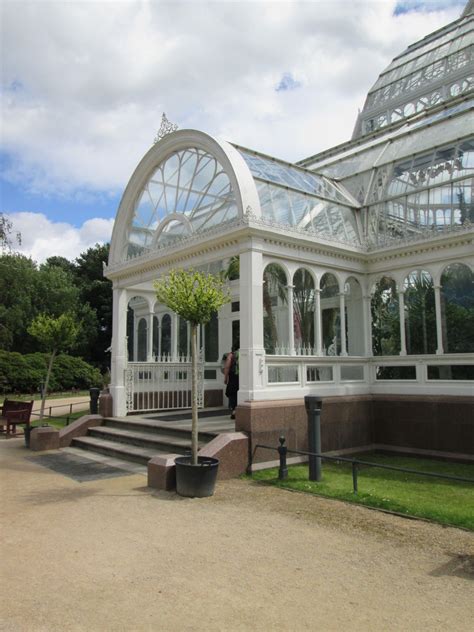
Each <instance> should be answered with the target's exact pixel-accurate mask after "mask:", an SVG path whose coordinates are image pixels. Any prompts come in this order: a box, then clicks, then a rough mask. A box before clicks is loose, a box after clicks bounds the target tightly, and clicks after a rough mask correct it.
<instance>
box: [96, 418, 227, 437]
mask: <svg viewBox="0 0 474 632" xmlns="http://www.w3.org/2000/svg"><path fill="white" fill-rule="evenodd" d="M98 427H100V428H104V427H105V428H117V429H122V430H130V431H132V432H137V433H139V432H142V433H146V434H152V433H154V434H159V435H162V434H166V435H168V436H175V437H189V438H190V437H191V429H190V428H189V427H182V428H179V427H178V428H177V427H176V426H171V425H170V424H169V423H166V422H164V421H156V420H155V419H136V420H135V419H131V418H130V419H118V418H116V417H110V418H107V419H105V420H104V424H103V425H102V426H98ZM217 434H218V432H209V431H203V432H199V433H198V439H199V441H203V442H206V443H207V442H209V441H212V439H214V437H216V436H217Z"/></svg>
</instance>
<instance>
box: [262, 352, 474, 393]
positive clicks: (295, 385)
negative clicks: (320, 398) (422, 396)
mask: <svg viewBox="0 0 474 632" xmlns="http://www.w3.org/2000/svg"><path fill="white" fill-rule="evenodd" d="M264 375H265V380H264V385H265V387H266V388H269V389H273V388H274V389H275V390H276V389H278V391H279V393H280V395H281V396H285V395H284V393H283V391H285V393H286V396H288V394H289V392H290V391H293V390H296V389H301V388H306V387H308V388H309V387H314V386H315V385H319V386H321V388H323V389H324V390H327V391H328V392H334V394H336V393H337V392H339V391H341V390H342V389H344V390H346V391H347V389H348V388H349V389H352V390H354V392H355V391H357V392H367V393H376V392H377V393H378V392H380V393H382V392H395V391H396V392H399V393H402V392H406V393H409V392H412V393H420V392H430V393H440V394H441V393H445V394H456V395H473V393H474V355H473V354H468V353H466V354H449V355H448V354H445V355H429V356H428V355H423V356H380V357H370V358H369V357H364V356H344V357H343V356H315V355H311V356H310V355H292V356H287V355H285V356H283V355H266V356H265V372H264ZM282 389H283V390H282Z"/></svg>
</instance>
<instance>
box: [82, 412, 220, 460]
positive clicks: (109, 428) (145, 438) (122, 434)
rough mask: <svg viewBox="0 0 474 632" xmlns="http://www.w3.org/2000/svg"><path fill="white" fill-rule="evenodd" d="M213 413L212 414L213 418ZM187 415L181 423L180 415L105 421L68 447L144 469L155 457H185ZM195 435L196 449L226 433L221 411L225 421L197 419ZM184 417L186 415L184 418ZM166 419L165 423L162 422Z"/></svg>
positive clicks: (188, 444) (188, 442) (188, 436)
mask: <svg viewBox="0 0 474 632" xmlns="http://www.w3.org/2000/svg"><path fill="white" fill-rule="evenodd" d="M215 412H216V411H213V415H214V417H215V416H216V414H215ZM190 415H191V413H190V412H188V418H185V419H183V413H180V414H175V415H173V414H169V413H168V414H166V415H165V414H163V415H162V417H163V419H160V416H159V415H158V416H157V417H158V418H156V419H150V418H136V417H126V418H124V417H121V418H109V419H105V420H104V423H103V425H102V426H96V427H94V428H89V430H88V433H87V435H86V436H84V437H76V438H75V439H73V441H72V444H71V447H73V448H80V449H81V450H88V451H92V452H95V453H99V454H101V455H104V456H107V457H112V458H114V459H120V460H122V461H127V462H134V463H139V464H142V465H146V464H147V463H148V461H149V460H150V459H151V458H152V457H153V456H156V455H157V454H186V453H188V452H189V451H190V450H191V420H190ZM203 415H205V411H203V412H200V415H199V417H200V424H199V425H200V427H201V426H203V429H202V430H201V428H200V432H199V435H198V439H199V448H202V447H203V446H204V445H206V444H207V443H209V441H212V439H214V437H216V436H217V435H218V434H219V432H224V431H225V430H230V429H231V427H230V424H229V423H228V422H227V418H228V413H227V411H223V412H222V415H223V416H224V415H225V419H226V421H225V422H224V421H223V418H224V417H222V418H220V419H214V418H212V419H206V418H205V417H204V418H202V419H201V416H203ZM184 416H185V417H186V415H184ZM173 417H174V418H175V420H173ZM165 419H166V420H165Z"/></svg>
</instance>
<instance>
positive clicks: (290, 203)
mask: <svg viewBox="0 0 474 632" xmlns="http://www.w3.org/2000/svg"><path fill="white" fill-rule="evenodd" d="M256 184H257V191H258V195H259V199H260V206H261V209H262V218H263V219H264V220H267V221H269V222H270V223H273V222H274V223H276V224H279V225H286V226H288V227H292V228H295V229H297V230H301V231H308V232H309V233H313V234H314V233H316V235H317V236H320V237H322V238H330V239H337V240H338V241H344V242H348V243H351V244H359V243H360V237H359V231H358V228H357V220H356V216H355V213H356V211H355V210H354V209H351V208H348V207H347V206H343V205H340V204H337V203H335V202H331V201H330V200H325V199H323V198H320V197H316V196H312V195H308V194H305V193H303V192H300V191H294V190H292V189H285V188H282V187H281V186H276V185H274V184H271V183H269V182H262V181H258V180H257V181H256Z"/></svg>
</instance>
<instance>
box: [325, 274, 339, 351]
mask: <svg viewBox="0 0 474 632" xmlns="http://www.w3.org/2000/svg"><path fill="white" fill-rule="evenodd" d="M320 287H321V322H322V337H323V353H324V354H325V355H332V356H336V355H339V354H340V353H341V318H340V307H339V305H340V304H339V283H338V282H337V279H336V277H335V276H334V274H331V273H330V272H326V274H323V276H322V278H321V285H320Z"/></svg>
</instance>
